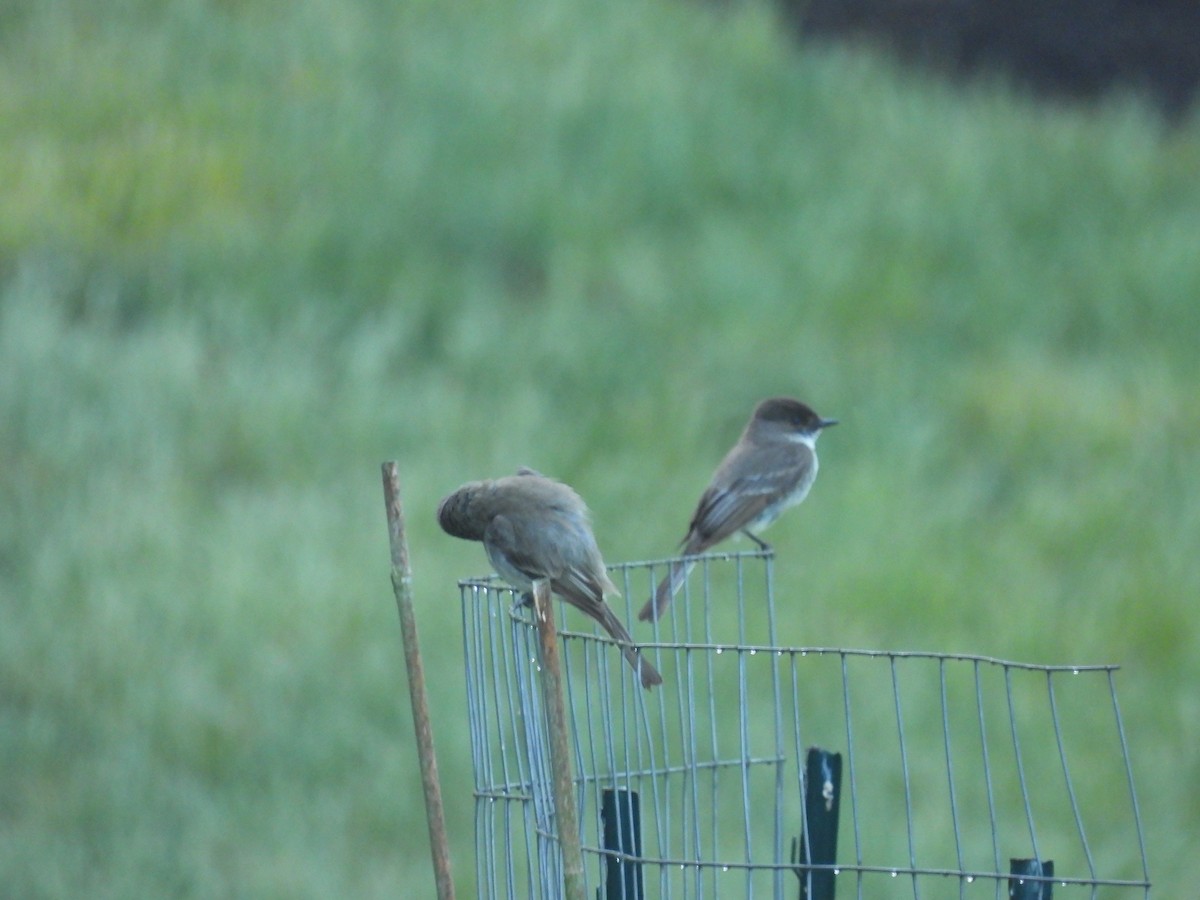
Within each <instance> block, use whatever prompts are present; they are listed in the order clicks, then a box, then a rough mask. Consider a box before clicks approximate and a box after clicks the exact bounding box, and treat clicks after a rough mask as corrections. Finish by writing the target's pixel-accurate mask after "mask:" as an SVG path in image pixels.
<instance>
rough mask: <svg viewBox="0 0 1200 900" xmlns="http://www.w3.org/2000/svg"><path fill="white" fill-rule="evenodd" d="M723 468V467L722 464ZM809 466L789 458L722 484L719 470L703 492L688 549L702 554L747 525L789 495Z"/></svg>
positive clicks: (693, 521) (691, 527)
mask: <svg viewBox="0 0 1200 900" xmlns="http://www.w3.org/2000/svg"><path fill="white" fill-rule="evenodd" d="M722 468H724V467H722ZM805 469H806V465H804V464H802V463H801V461H799V460H797V461H794V462H792V461H789V463H788V464H785V465H775V466H773V467H771V468H766V469H763V470H761V471H756V472H753V473H751V474H747V475H742V476H740V477H738V478H736V479H734V480H733V481H731V482H729V483H728V484H725V483H723V479H721V478H720V475H721V472H720V470H718V473H717V476H714V478H713V484H712V485H711V486H710V487H709V488H708V490H706V491H705V492H704V495H703V496H702V497H701V498H700V502H699V504H697V506H696V512H695V513H694V514H693V516H692V521H691V524H690V526H689V527H688V536H687V538H686V539H685V544H686V552H688V553H700V552H702V551H703V550H706V549H707V548H709V547H711V546H713V545H714V544H718V543H720V542H721V541H723V540H725V538H727V537H729V536H731V535H733V534H735V533H736V532H738V531H740V530H741V529H742V528H745V527H746V526H747V525H749V524H750V523H751V522H753V521H754V520H755V519H757V518H758V517H759V516H760V515H762V513H763V512H764V511H765V510H766V509H767V507H769V506H771V505H772V504H773V503H776V502H778V501H779V500H780V499H781V498H782V497H784V496H786V495H787V494H789V493H790V492H791V491H792V490H793V489H794V488H795V487H796V485H797V484H799V482H800V479H801V477H803V474H804V471H805Z"/></svg>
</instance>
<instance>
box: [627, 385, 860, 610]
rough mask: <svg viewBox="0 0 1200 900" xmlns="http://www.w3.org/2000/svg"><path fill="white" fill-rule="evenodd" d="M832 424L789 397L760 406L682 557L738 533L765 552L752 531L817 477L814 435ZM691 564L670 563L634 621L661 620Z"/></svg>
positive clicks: (706, 498)
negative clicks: (667, 570) (651, 596)
mask: <svg viewBox="0 0 1200 900" xmlns="http://www.w3.org/2000/svg"><path fill="white" fill-rule="evenodd" d="M836 424H837V420H836V419H822V418H821V417H820V416H818V415H817V414H816V413H815V412H813V411H812V410H811V409H810V408H809V407H807V406H805V405H804V404H803V403H801V402H800V401H799V400H793V399H791V398H790V397H772V398H770V399H768V400H763V401H762V402H761V403H759V404H758V406H756V407H755V408H754V414H753V415H752V416H751V417H750V421H749V422H748V423H747V424H746V428H745V430H744V431H743V432H742V436H741V437H740V438H739V439H738V442H737V443H736V444H734V446H733V449H732V450H730V451H729V453H728V454H726V456H725V458H724V459H723V460H721V464H720V465H719V466H717V471H716V472H714V473H713V477H712V481H711V482H710V483H709V485H708V489H707V490H706V491H705V492H704V494H703V495H702V496H701V497H700V502H699V504H697V506H696V511H695V512H694V513H692V522H691V524H690V525H689V526H688V533H687V536H686V537H685V538H684V539H683V541H682V542H681V544H680V546H682V548H683V551H682V555H684V556H694V555H695V554H697V553H703V552H704V551H705V550H707V549H708V548H709V547H712V546H713V545H715V544H719V543H720V542H721V541H723V540H725V538H727V537H729V536H730V535H732V534H734V533H735V532H738V531H741V532H742V533H743V534H745V535H746V536H747V537H749V538H750V539H751V540H753V541H754V542H755V543H756V544H758V545H759V546H760V547H763V548H765V547H766V546H767V544H766V543H765V542H763V541H761V540H759V539H758V538H757V537H756V536H755V535H754V532H756V531H761V530H762V529H764V528H766V527H767V526H768V525H770V524H771V523H772V522H774V521H775V520H776V519H777V518H779V514H780V513H781V512H783V511H784V510H785V509H787V508H788V507H789V506H794V505H795V504H797V503H799V502H800V501H801V500H803V499H804V497H805V496H806V495H807V494H808V489H809V488H810V487H812V483H813V479H815V478H816V477H817V437H818V435H820V433H821V429H823V428H828V427H829V426H830V425H836ZM694 565H695V563H694V562H678V563H675V564H674V565H672V566H671V571H670V572H668V573H667V576H666V577H665V578H664V579H663V580H662V582H661V583H660V584H659V585H658V590H656V591H655V592H654V597H653V598H651V599H650V600H649V601H648V602H647V603H646V605H645V606H644V607H642V611H641V612H640V613H638V618H639V619H642V620H643V621H645V620H646V619H657V618H658V617H659V616H661V615H662V613H663V610H665V609H666V608H667V604H668V603H670V602H671V598H672V597H674V596H675V594H676V593H677V592H678V591H679V589H680V588H681V587H683V583H684V581H685V580H687V576H688V573H689V572H691V570H692V566H694Z"/></svg>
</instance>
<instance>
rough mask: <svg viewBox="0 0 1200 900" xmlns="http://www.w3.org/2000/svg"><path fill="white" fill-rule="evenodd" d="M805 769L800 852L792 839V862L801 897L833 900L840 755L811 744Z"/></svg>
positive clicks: (840, 774) (840, 767)
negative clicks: (797, 878) (798, 881)
mask: <svg viewBox="0 0 1200 900" xmlns="http://www.w3.org/2000/svg"><path fill="white" fill-rule="evenodd" d="M804 773H805V774H804V822H803V825H804V830H803V832H802V833H801V835H800V841H799V844H800V848H799V853H797V852H796V841H794V840H793V841H792V862H793V863H795V864H796V875H797V876H799V878H800V900H833V897H834V892H835V891H836V890H837V883H836V876H835V875H834V872H833V866H834V865H835V864H836V863H837V834H838V807H839V805H840V803H841V799H842V755H841V754H840V753H830V752H829V751H828V750H822V749H820V748H819V747H810V748H809V750H808V758H807V760H806V762H805V766H804ZM811 866H827V867H828V868H819V869H814V868H810V867H811Z"/></svg>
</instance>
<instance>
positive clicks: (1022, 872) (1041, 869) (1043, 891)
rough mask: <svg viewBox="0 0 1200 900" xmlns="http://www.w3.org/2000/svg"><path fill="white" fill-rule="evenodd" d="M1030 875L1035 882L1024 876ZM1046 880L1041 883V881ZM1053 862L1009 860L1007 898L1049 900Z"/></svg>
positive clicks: (1052, 884) (1052, 891)
mask: <svg viewBox="0 0 1200 900" xmlns="http://www.w3.org/2000/svg"><path fill="white" fill-rule="evenodd" d="M1030 875H1032V876H1033V878H1034V879H1036V880H1030V879H1029V878H1028V877H1026V876H1030ZM1043 878H1045V879H1047V880H1046V881H1042V880H1041V879H1043ZM1052 878H1054V860H1052V859H1048V860H1046V861H1044V862H1043V861H1042V860H1040V859H1010V860H1009V861H1008V896H1009V897H1011V898H1013V900H1051V897H1052V896H1053V893H1054V882H1053V881H1051V880H1049V879H1052Z"/></svg>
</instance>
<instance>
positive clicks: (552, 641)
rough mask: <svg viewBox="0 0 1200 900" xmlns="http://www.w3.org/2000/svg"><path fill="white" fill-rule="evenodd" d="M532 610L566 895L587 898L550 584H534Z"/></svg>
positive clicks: (572, 899) (570, 899) (571, 899)
mask: <svg viewBox="0 0 1200 900" xmlns="http://www.w3.org/2000/svg"><path fill="white" fill-rule="evenodd" d="M533 609H534V613H535V614H536V616H537V625H538V638H539V640H540V644H541V656H542V699H543V702H544V703H545V706H546V725H547V728H548V730H549V732H550V768H551V770H552V771H553V777H554V818H555V823H554V824H555V830H556V831H557V832H558V844H559V847H560V848H561V849H562V858H563V897H564V898H565V900H587V895H586V893H585V890H584V882H583V849H582V847H581V846H580V842H579V818H578V815H577V814H576V811H575V783H574V779H573V778H572V776H571V751H570V746H569V744H568V742H567V714H566V711H565V710H564V708H563V689H562V666H561V664H560V662H559V656H558V630H557V629H556V628H555V627H554V605H553V602H552V600H551V599H550V583H549V582H548V581H546V580H545V579H541V580H539V581H535V582H534V583H533Z"/></svg>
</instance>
